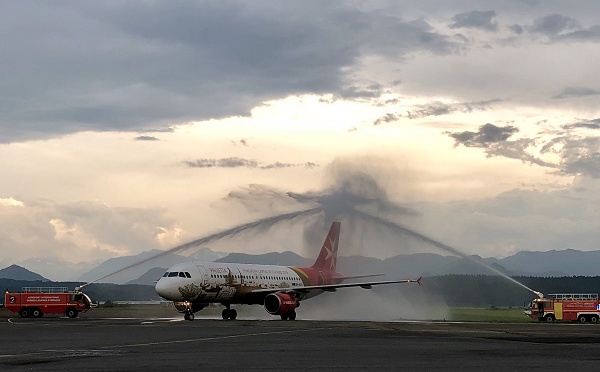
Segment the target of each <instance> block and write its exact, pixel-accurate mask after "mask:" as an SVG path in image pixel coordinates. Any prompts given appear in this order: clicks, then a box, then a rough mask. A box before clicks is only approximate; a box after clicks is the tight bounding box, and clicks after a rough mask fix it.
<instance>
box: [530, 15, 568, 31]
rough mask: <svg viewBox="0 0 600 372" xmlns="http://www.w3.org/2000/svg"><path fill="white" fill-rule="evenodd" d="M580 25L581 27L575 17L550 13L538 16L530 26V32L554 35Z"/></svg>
mask: <svg viewBox="0 0 600 372" xmlns="http://www.w3.org/2000/svg"><path fill="white" fill-rule="evenodd" d="M578 27H580V24H579V22H577V20H575V19H573V18H569V17H565V16H562V15H560V14H550V15H547V16H544V17H540V18H537V19H536V20H535V21H534V22H533V25H531V26H530V27H529V32H531V33H539V34H544V35H547V36H554V35H557V34H559V33H561V32H563V31H565V30H572V29H575V28H578Z"/></svg>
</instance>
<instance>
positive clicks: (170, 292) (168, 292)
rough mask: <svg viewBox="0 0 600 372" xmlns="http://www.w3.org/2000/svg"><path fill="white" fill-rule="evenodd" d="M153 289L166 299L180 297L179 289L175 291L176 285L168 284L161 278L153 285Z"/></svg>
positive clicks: (174, 299) (172, 299)
mask: <svg viewBox="0 0 600 372" xmlns="http://www.w3.org/2000/svg"><path fill="white" fill-rule="evenodd" d="M154 290H155V291H156V293H158V295H159V296H160V297H162V298H164V299H166V300H171V301H176V300H178V299H179V298H178V297H180V294H179V291H177V288H176V286H175V285H174V284H173V285H169V283H168V280H165V279H163V278H161V279H159V280H158V282H156V285H155V286H154Z"/></svg>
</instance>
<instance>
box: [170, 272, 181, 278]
mask: <svg viewBox="0 0 600 372" xmlns="http://www.w3.org/2000/svg"><path fill="white" fill-rule="evenodd" d="M178 274H179V273H178V272H176V271H173V272H172V273H169V278H172V277H174V276H177V275H178Z"/></svg>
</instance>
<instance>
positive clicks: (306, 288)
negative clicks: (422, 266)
mask: <svg viewBox="0 0 600 372" xmlns="http://www.w3.org/2000/svg"><path fill="white" fill-rule="evenodd" d="M400 283H417V284H419V285H421V278H419V279H402V280H386V281H381V282H363V283H341V284H323V285H307V286H302V287H289V288H265V289H255V290H253V291H252V292H251V293H274V292H279V291H296V292H310V291H314V290H317V289H320V290H322V291H326V292H335V291H336V290H337V289H338V288H349V287H361V288H364V289H371V288H372V287H373V286H374V285H382V284H400Z"/></svg>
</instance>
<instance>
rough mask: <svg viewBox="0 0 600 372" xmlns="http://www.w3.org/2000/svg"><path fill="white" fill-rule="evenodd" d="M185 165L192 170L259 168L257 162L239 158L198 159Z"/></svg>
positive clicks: (187, 161) (186, 162)
mask: <svg viewBox="0 0 600 372" xmlns="http://www.w3.org/2000/svg"><path fill="white" fill-rule="evenodd" d="M184 163H185V164H186V165H187V166H188V167H190V168H213V167H216V168H239V167H247V168H257V167H258V162H257V161H256V160H248V159H242V158H238V157H231V158H222V159H197V160H186V161H184Z"/></svg>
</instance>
